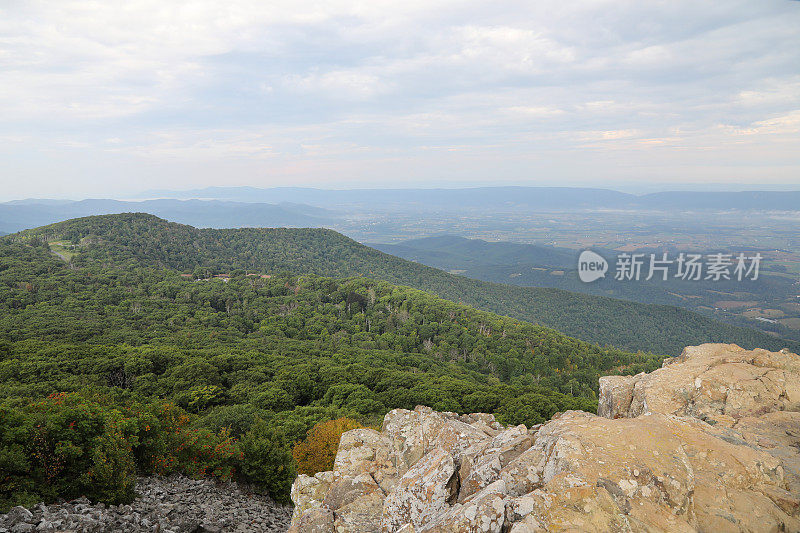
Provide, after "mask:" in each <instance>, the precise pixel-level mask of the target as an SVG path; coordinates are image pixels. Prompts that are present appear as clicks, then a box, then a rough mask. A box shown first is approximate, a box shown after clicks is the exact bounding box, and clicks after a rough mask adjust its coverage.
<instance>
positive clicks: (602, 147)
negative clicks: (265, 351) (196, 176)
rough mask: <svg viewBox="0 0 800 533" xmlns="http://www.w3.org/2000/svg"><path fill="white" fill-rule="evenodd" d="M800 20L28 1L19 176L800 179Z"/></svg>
mask: <svg viewBox="0 0 800 533" xmlns="http://www.w3.org/2000/svg"><path fill="white" fill-rule="evenodd" d="M797 27H800V3H798V2H749V1H746V0H732V1H731V2H714V3H712V2H693V1H690V0H675V1H672V2H660V3H648V2H635V1H633V0H623V1H619V0H614V1H612V0H584V1H579V2H570V3H564V2H558V1H556V0H545V1H541V2H522V1H516V0H515V1H511V2H506V3H503V4H501V5H500V4H492V3H486V2H478V1H477V0H464V1H455V0H452V1H451V0H446V1H434V2H431V1H422V0H410V1H407V2H401V3H398V2H390V1H388V0H376V1H374V2H358V1H355V0H330V1H328V2H304V1H296V0H295V1H288V0H275V1H270V2H262V1H258V0H231V1H229V2H218V1H212V0H195V1H191V2H189V1H178V0H176V1H172V2H163V1H161V2H160V1H155V0H131V1H129V2H124V3H117V2H102V1H90V2H87V1H77V0H75V1H73V0H62V1H60V2H45V1H30V2H21V1H10V0H9V1H7V2H5V3H3V4H0V139H12V140H13V142H6V143H5V146H2V147H0V158H2V160H0V162H3V160H5V161H6V162H10V163H13V164H9V165H5V166H6V168H8V169H11V170H10V171H8V172H7V173H6V175H8V176H9V179H11V180H13V181H14V182H15V183H22V184H23V185H24V184H26V183H31V187H32V188H35V189H36V190H41V189H42V188H43V186H44V185H46V184H47V183H48V182H52V181H54V180H57V179H59V173H60V172H64V168H65V167H68V166H69V162H70V161H75V162H76V163H75V168H76V169H78V168H79V169H80V175H77V174H76V177H75V178H74V179H75V180H84V181H86V182H87V183H88V182H92V181H97V180H100V181H99V182H98V183H99V184H101V185H102V186H106V187H109V190H108V192H107V193H105V194H111V193H113V190H112V189H110V187H111V186H112V185H111V182H109V181H108V180H106V179H105V176H106V174H107V172H108V169H109V168H113V167H114V165H118V164H125V165H126V172H130V173H131V174H133V173H135V172H140V173H141V174H143V175H144V174H147V175H148V176H154V177H153V179H157V180H159V181H164V180H165V179H170V176H174V175H175V173H176V171H178V172H180V169H181V167H180V165H188V161H190V160H197V161H203V162H205V164H206V166H207V168H208V169H212V168H213V169H215V170H218V171H220V172H221V173H222V174H224V175H226V176H230V175H231V173H230V172H225V170H224V169H226V168H230V169H237V171H238V172H240V174H236V175H238V176H242V177H241V180H246V179H252V176H257V175H258V176H263V175H264V174H270V172H269V169H270V168H274V169H275V170H276V175H277V174H280V173H281V172H284V171H285V172H286V173H289V174H291V175H292V176H295V177H296V176H302V173H303V172H308V174H307V175H306V176H305V178H304V179H307V180H308V181H309V182H311V181H314V180H319V179H324V178H325V176H328V175H343V174H348V175H354V176H361V177H363V179H365V180H369V183H371V184H373V185H375V184H379V182H377V181H374V180H371V179H370V176H369V173H370V172H376V176H400V175H402V172H401V170H402V167H403V161H407V162H408V165H409V169H413V171H414V173H415V175H420V176H425V175H429V176H441V175H443V174H446V175H455V174H457V171H458V169H460V168H461V169H464V168H468V170H464V172H465V174H469V173H474V172H479V171H486V172H487V175H492V176H498V175H499V173H503V172H505V173H506V174H507V175H508V176H509V178H508V179H512V178H511V177H510V176H527V175H528V170H529V168H530V167H529V165H530V161H540V160H550V161H551V162H550V163H548V165H547V173H548V174H547V175H548V176H549V177H551V179H555V180H557V179H559V177H560V176H567V175H573V174H575V173H577V172H584V171H586V172H595V173H597V175H598V176H601V175H602V176H603V177H606V178H607V177H614V175H615V174H617V173H624V172H623V171H622V170H620V169H621V166H620V163H624V161H614V160H613V158H611V157H610V158H609V159H608V160H607V161H603V160H602V159H598V160H594V161H592V162H591V163H592V164H588V163H587V164H584V163H582V162H580V161H576V160H575V158H576V157H578V158H580V157H583V156H582V152H581V151H583V150H587V149H590V150H591V151H592V153H602V152H604V151H606V152H608V153H613V154H614V156H613V157H620V158H622V157H625V156H626V155H627V156H629V157H631V165H634V162H636V161H641V165H645V166H647V165H656V164H657V165H661V166H663V167H664V168H663V169H662V168H661V167H659V168H657V169H656V168H655V167H653V168H651V169H650V171H651V172H652V173H653V174H661V173H668V172H669V169H670V168H680V169H681V171H682V175H686V176H692V177H693V178H692V179H698V178H701V177H702V175H703V172H709V173H711V174H713V172H711V171H710V170H709V168H710V167H709V161H708V160H705V159H703V160H702V161H701V163H702V164H700V163H698V166H697V167H696V168H693V169H691V170H690V171H687V170H686V165H687V161H689V162H691V161H692V159H691V158H689V159H687V158H686V154H687V153H694V152H697V153H700V152H702V153H703V154H712V155H713V154H716V155H717V156H718V160H720V161H722V159H723V158H725V159H724V162H725V167H726V169H727V171H728V172H730V167H731V166H735V163H736V161H742V164H743V165H748V166H749V167H753V166H754V165H755V166H757V165H758V164H761V165H762V166H763V168H770V169H771V170H770V172H774V168H773V167H772V165H771V164H770V160H769V158H772V160H774V161H780V163H781V165H782V166H781V168H783V169H789V170H786V172H787V174H781V176H784V175H785V176H789V175H790V174H789V172H791V171H794V172H795V175H798V174H797V172H798V171H800V160H798V156H797V155H796V154H795V153H794V152H796V149H795V150H791V149H790V147H791V145H792V144H794V145H795V146H796V145H797V144H800V132H798V124H797V121H798V119H797V113H798V111H797V110H798V109H800V78H798V75H797V71H796V67H797V65H798V64H800V34H798V32H797ZM768 139H769V140H768ZM734 145H735V146H736V150H732V149H731V148H730V147H731V146H734ZM43 153H46V154H47V155H46V158H58V164H56V163H54V164H52V165H51V164H49V163H48V162H47V161H50V159H47V161H42V160H39V159H37V158H40V157H42V156H41V154H43ZM567 153H569V154H571V156H570V157H562V156H561V155H562V154H567ZM648 153H650V154H652V155H653V157H652V158H651V159H649V160H648V159H647V157H646V154H648ZM575 154H578V155H577V156H576V155H575ZM670 154H672V155H670ZM587 157H588V156H587ZM598 157H599V156H598ZM703 157H706V156H705V155H704V156H703ZM70 158H73V159H70ZM120 158H124V159H120ZM459 158H461V159H459ZM52 160H53V161H55V160H56V159H52ZM212 161H213V162H215V163H214V164H213V165H212V164H211V163H210V162H212ZM318 161H324V164H322V163H317V162H318ZM354 161H359V162H360V164H361V166H360V167H354V166H353V165H354ZM459 161H463V164H459ZM587 161H588V160H587ZM754 162H755V163H754ZM758 162H760V163H758ZM46 163H47V164H46ZM226 165H227V166H226ZM269 165H274V167H270V166H269ZM384 165H389V166H391V167H392V168H391V169H387V168H386V167H385V166H384ZM623 166H626V165H623ZM634 166H635V165H634ZM495 167H496V168H497V172H494V171H491V169H492V168H495ZM186 168H188V167H186ZM337 168H338V169H339V170H340V171H338V170H337ZM280 169H283V170H280ZM288 169H291V170H288ZM9 172H11V173H10V174H9ZM76 172H77V170H76ZM714 172H716V171H714ZM781 172H783V171H781ZM14 173H16V174H14ZM741 173H742V174H746V172H745V171H744V170H743V171H742V172H741ZM201 174H202V175H206V173H201ZM720 174H721V173H720ZM20 176H25V177H26V180H20V179H18V178H19V177H20ZM248 176H249V177H248ZM207 179H208V180H209V181H213V177H212V176H208V177H207ZM237 179H238V178H237ZM276 179H277V178H276ZM360 179H361V178H360ZM375 179H377V178H375ZM387 179H389V178H388V177H387ZM391 179H399V178H397V177H394V178H391ZM421 179H424V178H421ZM514 179H517V178H514ZM162 185H163V183H162ZM91 188H92V187H88V186H87V189H91ZM20 194H30V193H23V192H21V193H20Z"/></svg>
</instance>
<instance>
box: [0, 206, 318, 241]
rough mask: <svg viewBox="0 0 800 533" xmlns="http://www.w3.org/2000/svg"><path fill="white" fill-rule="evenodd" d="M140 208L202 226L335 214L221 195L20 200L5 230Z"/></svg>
mask: <svg viewBox="0 0 800 533" xmlns="http://www.w3.org/2000/svg"><path fill="white" fill-rule="evenodd" d="M128 212H141V213H149V214H151V215H156V216H160V217H163V218H166V219H169V220H173V221H175V222H180V223H183V224H190V225H192V226H196V227H201V228H229V227H245V226H258V227H319V226H323V225H327V224H329V223H330V221H331V220H332V219H333V217H334V214H333V213H331V212H330V211H327V210H325V209H321V208H319V207H312V206H309V205H301V204H292V203H281V204H264V203H252V202H248V203H245V202H230V201H218V200H146V201H136V202H131V201H119V200H81V201H77V202H74V201H69V200H37V199H29V200H18V201H14V202H7V203H2V204H0V233H3V232H5V233H13V232H16V231H20V230H23V229H28V228H35V227H38V226H42V225H45V224H52V223H54V222H59V221H61V220H66V219H70V218H76V217H84V216H91V215H108V214H116V213H128Z"/></svg>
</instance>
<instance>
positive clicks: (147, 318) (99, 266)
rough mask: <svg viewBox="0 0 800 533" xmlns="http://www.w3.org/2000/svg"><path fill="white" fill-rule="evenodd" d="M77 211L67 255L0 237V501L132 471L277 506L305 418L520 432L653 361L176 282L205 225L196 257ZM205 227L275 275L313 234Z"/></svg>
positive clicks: (229, 285) (281, 287)
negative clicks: (493, 422) (453, 418)
mask: <svg viewBox="0 0 800 533" xmlns="http://www.w3.org/2000/svg"><path fill="white" fill-rule="evenodd" d="M84 222H85V221H84ZM88 222H89V223H90V224H91V226H90V227H91V230H90V231H88V232H85V233H82V232H81V231H83V230H81V229H80V224H81V222H75V223H70V224H66V225H64V228H63V229H64V230H65V231H67V232H70V231H76V232H77V233H65V234H64V235H61V236H59V238H60V239H74V240H75V241H76V242H82V243H83V244H82V245H81V250H80V251H77V250H72V249H71V246H70V245H69V244H68V243H65V242H64V241H63V240H62V241H58V242H60V243H61V244H55V241H54V242H51V243H50V244H48V243H46V242H45V241H44V240H42V239H41V238H40V237H38V236H37V235H43V234H44V232H40V233H38V234H37V233H29V234H27V235H24V236H19V235H16V236H13V237H12V238H6V239H3V240H2V241H0V470H2V472H4V475H5V477H4V478H3V479H2V483H0V511H2V510H5V509H8V508H9V507H10V506H12V505H16V504H33V503H35V502H37V501H41V500H53V499H55V498H58V497H65V498H69V497H75V496H77V495H81V494H86V495H88V496H89V497H90V498H92V499H95V500H101V501H107V502H121V501H127V500H129V499H130V497H131V496H132V490H133V476H134V474H135V473H136V472H138V473H151V472H156V473H170V472H176V471H177V472H185V473H188V474H190V475H194V476H206V475H213V476H217V477H221V478H231V477H235V478H239V479H243V480H245V481H248V482H251V483H255V484H256V485H257V486H259V487H261V488H263V489H265V490H268V491H269V492H270V493H271V494H272V495H273V496H275V497H278V498H280V497H285V496H286V493H287V490H288V486H289V484H290V483H291V481H292V479H293V477H294V460H293V458H292V456H291V454H290V449H291V446H292V444H293V443H295V442H297V441H299V440H301V439H303V437H304V436H305V435H306V432H307V431H308V430H309V429H310V428H311V427H312V426H313V425H314V424H315V423H317V422H319V421H323V420H328V419H335V418H340V417H350V418H354V419H356V420H358V421H360V422H361V423H364V424H370V423H376V422H377V421H378V420H380V418H381V417H382V416H383V414H385V413H386V412H387V411H388V410H389V409H393V408H398V407H402V408H413V407H414V406H415V405H417V404H425V405H429V406H431V407H434V408H435V409H439V410H447V411H458V412H475V411H482V412H494V413H496V414H497V416H498V418H499V419H500V420H502V421H503V422H505V423H508V424H516V423H526V424H533V423H536V422H541V421H544V420H546V419H547V418H549V417H550V416H552V415H553V413H555V412H556V411H563V410H566V409H584V410H590V411H592V410H595V409H596V405H597V380H598V377H599V376H600V375H602V374H608V373H636V372H640V371H644V370H650V369H653V368H655V367H656V366H658V365H659V363H660V361H661V357H659V356H654V355H650V354H641V353H639V354H634V353H627V352H623V351H620V350H617V349H607V348H600V347H598V346H595V345H591V344H587V343H585V342H582V341H578V340H576V339H573V338H570V337H567V336H565V335H563V334H561V333H558V332H556V331H554V330H552V329H548V328H544V327H541V326H535V325H532V324H528V323H524V322H520V321H518V320H515V319H511V318H507V317H501V316H498V315H494V314H491V313H487V312H483V311H478V310H475V309H474V308H471V307H468V306H465V305H462V304H457V303H453V302H449V301H445V300H441V299H439V298H437V297H435V296H433V295H431V294H428V293H425V292H422V291H418V290H415V289H411V288H407V287H399V286H396V285H392V284H390V283H387V282H384V281H375V280H371V279H369V278H364V277H358V278H350V279H340V280H337V279H332V278H325V277H319V276H317V275H314V274H304V275H296V274H292V273H288V272H287V273H279V272H276V271H275V270H273V269H270V271H271V274H266V273H265V270H266V269H265V270H264V271H258V272H255V273H254V272H245V271H244V270H233V271H232V272H230V277H226V278H219V277H212V275H213V272H214V269H216V268H219V266H209V267H206V268H204V267H202V266H200V265H201V264H202V263H201V262H196V263H195V262H187V263H186V264H180V265H178V266H179V267H180V268H181V269H186V270H195V271H197V273H198V275H202V276H204V277H202V278H199V279H195V277H194V276H182V275H181V274H180V273H179V272H177V271H175V270H173V269H169V268H163V267H165V266H166V265H167V264H168V262H169V261H172V260H176V259H178V258H180V257H181V255H182V254H181V253H180V250H181V249H183V251H184V252H187V251H190V250H199V255H200V257H202V258H203V259H204V260H209V262H212V263H213V261H211V260H210V259H211V258H212V257H213V256H214V254H216V253H221V252H222V251H224V250H225V249H226V248H225V247H224V246H222V242H223V241H221V240H219V239H220V238H221V237H220V235H219V234H217V233H210V234H207V235H208V236H209V238H208V242H207V244H206V245H205V246H207V248H203V247H202V246H199V245H201V244H202V243H203V241H202V239H205V238H206V237H205V236H204V235H203V233H202V232H201V234H199V235H198V234H197V233H196V232H195V230H193V229H191V228H187V227H185V226H178V225H173V224H166V223H163V222H162V221H159V220H158V219H154V218H153V217H142V216H138V215H130V216H125V217H98V218H97V219H89V221H88ZM109 223H111V225H110V226H107V227H106V229H105V230H103V227H102V226H103V225H104V224H109ZM159 228H161V230H163V229H166V230H167V231H166V232H163V231H160V230H159ZM84 229H86V228H84ZM109 229H110V230H111V231H109ZM102 231H105V233H103V234H102V235H103V237H100V235H101V232H102ZM222 233H223V234H226V233H227V235H228V237H230V238H231V239H233V241H234V242H236V239H237V237H240V236H243V238H244V239H245V240H244V241H242V242H240V243H239V244H244V243H246V242H248V240H252V236H253V235H261V236H262V237H263V236H264V235H267V236H269V235H281V236H283V238H282V239H281V240H279V241H278V243H274V242H273V243H272V244H271V245H270V246H272V247H271V248H270V247H267V245H266V244H264V245H263V247H262V248H261V249H260V252H261V253H265V252H266V251H267V250H269V253H271V254H275V255H277V256H278V258H277V259H275V263H274V264H275V265H281V266H283V265H286V264H287V263H291V261H292V257H293V253H292V252H291V250H290V249H289V248H287V247H288V246H290V245H293V246H294V250H295V253H296V252H297V251H299V250H304V249H305V248H304V247H305V246H311V245H313V244H314V241H313V240H310V239H309V237H313V236H315V235H317V232H314V231H312V230H309V231H300V232H295V234H294V235H292V234H291V233H286V232H282V231H274V232H268V231H267V232H258V231H254V232H249V231H245V232H243V233H240V232H222ZM47 234H48V235H49V236H50V237H53V236H54V232H53V228H50V229H48V230H47ZM126 235H127V236H128V237H129V242H128V244H127V245H126V246H120V245H118V244H115V241H114V239H123V238H125V236H126ZM286 235H292V237H293V238H292V239H287V238H286V237H285V236H286ZM323 235H331V236H332V237H337V236H336V234H330V233H327V232H326V233H324V234H323ZM211 236H213V237H214V239H215V240H211V239H210V237H211ZM297 236H302V237H305V238H306V239H307V240H304V239H302V238H295V237H297ZM195 239H198V241H195ZM261 240H262V241H263V242H267V241H270V239H264V238H262V239H261ZM309 241H310V242H309ZM90 242H94V243H95V244H89V243H90ZM196 244H197V245H198V246H195V245H196ZM279 244H280V245H281V246H279ZM56 250H59V252H58V253H59V254H61V256H62V257H64V258H67V259H69V257H70V256H71V257H72V261H71V262H69V263H68V262H67V261H65V260H64V259H62V258H59V257H57V256H56V255H54V253H53V252H54V251H56ZM324 252H325V249H317V250H313V249H312V250H309V251H308V252H307V254H308V255H309V256H311V257H318V256H317V254H324ZM75 253H76V254H77V255H72V254H75ZM281 254H284V255H281ZM183 255H186V256H189V255H191V254H189V253H188V252H187V253H185V254H183ZM255 257H257V254H254V255H252V256H248V259H249V258H255ZM345 257H347V256H346V254H344V255H342V256H339V257H338V258H337V256H335V255H334V256H331V258H330V259H332V264H334V265H335V264H337V263H336V261H337V260H338V261H342V263H340V266H339V268H344V267H343V266H342V265H344V264H345V263H344V261H346V259H344V258H345ZM318 260H319V261H322V260H323V259H318ZM302 264H303V263H298V265H302ZM295 266H296V265H295ZM273 268H274V267H273ZM254 274H255V275H254ZM205 276H207V277H205ZM267 276H269V277H267Z"/></svg>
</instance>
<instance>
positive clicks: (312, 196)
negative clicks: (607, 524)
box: [143, 187, 800, 211]
mask: <svg viewBox="0 0 800 533" xmlns="http://www.w3.org/2000/svg"><path fill="white" fill-rule="evenodd" d="M143 197H149V198H214V199H220V200H229V201H239V202H270V203H279V202H298V203H304V204H311V205H318V206H333V205H346V204H362V205H368V206H371V207H379V206H396V205H398V204H404V205H406V206H408V207H425V208H459V207H485V208H491V209H497V208H513V207H536V208H544V209H549V208H552V209H570V208H579V209H591V208H598V209H599V208H609V209H623V208H628V209H642V208H646V209H669V210H672V209H755V210H780V211H796V210H798V209H800V207H798V206H800V191H741V192H722V191H721V192H698V191H672V192H656V193H650V194H644V195H635V194H628V193H624V192H619V191H613V190H610V189H595V188H585V187H471V188H457V189H443V188H439V189H347V190H327V189H313V188H302V187H274V188H265V189H260V188H255V187H208V188H205V189H195V190H189V191H149V192H147V193H145V194H144V195H143Z"/></svg>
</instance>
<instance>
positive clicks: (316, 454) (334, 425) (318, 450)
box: [292, 418, 364, 476]
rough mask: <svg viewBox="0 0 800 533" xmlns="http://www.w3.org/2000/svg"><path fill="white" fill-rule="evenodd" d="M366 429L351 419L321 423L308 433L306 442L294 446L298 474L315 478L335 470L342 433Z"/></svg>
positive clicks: (293, 452) (338, 419)
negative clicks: (327, 471) (334, 463)
mask: <svg viewBox="0 0 800 533" xmlns="http://www.w3.org/2000/svg"><path fill="white" fill-rule="evenodd" d="M361 427H364V426H362V425H361V424H359V423H358V422H356V421H355V420H352V419H350V418H337V419H335V420H326V421H324V422H319V423H318V424H316V425H315V426H314V427H312V428H311V429H309V430H308V433H306V440H304V441H300V442H298V443H296V444H295V445H294V448H293V449H292V456H293V457H294V460H295V461H297V473H298V474H306V475H308V476H313V475H314V474H316V473H317V472H322V471H325V470H332V469H333V461H334V459H336V450H337V449H338V448H339V439H341V437H342V433H344V432H345V431H350V430H351V429H356V428H361Z"/></svg>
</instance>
